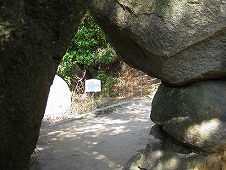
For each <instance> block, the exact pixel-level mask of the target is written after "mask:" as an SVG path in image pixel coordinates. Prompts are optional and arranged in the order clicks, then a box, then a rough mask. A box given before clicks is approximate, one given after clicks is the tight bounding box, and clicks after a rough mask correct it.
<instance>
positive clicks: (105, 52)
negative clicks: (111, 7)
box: [58, 11, 116, 85]
mask: <svg viewBox="0 0 226 170" xmlns="http://www.w3.org/2000/svg"><path fill="white" fill-rule="evenodd" d="M115 61H116V57H115V52H114V50H113V48H112V47H111V45H110V43H109V42H108V41H107V40H106V37H105V35H104V33H103V31H102V30H101V28H100V27H99V26H98V25H97V24H96V22H95V20H94V19H93V18H92V16H91V15H90V12H89V11H88V12H87V13H86V14H85V16H84V18H83V20H82V22H81V24H80V26H79V28H78V31H77V33H76V35H75V37H74V38H73V39H72V41H71V43H70V45H69V47H68V50H67V52H66V54H65V56H64V57H63V60H62V62H61V64H60V66H59V67H58V74H59V75H60V76H62V77H63V78H64V79H65V80H66V81H67V82H68V83H69V84H70V85H71V84H72V83H73V82H76V80H77V79H78V76H77V75H76V68H80V70H82V71H83V72H84V73H85V74H84V79H90V78H94V77H96V76H98V72H101V74H102V75H103V73H104V72H105V71H106V69H107V68H108V67H109V65H110V64H111V63H113V62H115ZM91 70H92V71H91ZM93 70H94V71H93ZM99 77H103V76H99Z"/></svg>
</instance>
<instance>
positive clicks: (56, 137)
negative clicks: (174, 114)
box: [30, 100, 153, 170]
mask: <svg viewBox="0 0 226 170" xmlns="http://www.w3.org/2000/svg"><path fill="white" fill-rule="evenodd" d="M111 110H112V109H111ZM150 110H151V100H131V102H129V103H127V104H126V105H124V106H120V107H119V106H117V107H116V108H114V109H113V112H112V113H110V114H101V115H99V116H97V117H87V118H83V119H80V120H73V121H72V120H71V121H69V122H64V123H59V124H55V125H52V126H44V127H42V129H41V132H40V138H39V141H38V145H37V148H38V150H39V151H37V156H36V161H35V162H34V163H33V164H32V166H31V168H30V169H31V170H119V169H122V167H123V166H124V165H125V164H126V162H127V161H128V160H129V159H130V158H131V157H132V156H133V155H134V154H136V152H137V151H138V150H141V149H144V148H145V146H146V144H147V140H148V134H149V130H150V128H151V126H152V125H153V123H152V122H151V120H150V119H149V115H150Z"/></svg>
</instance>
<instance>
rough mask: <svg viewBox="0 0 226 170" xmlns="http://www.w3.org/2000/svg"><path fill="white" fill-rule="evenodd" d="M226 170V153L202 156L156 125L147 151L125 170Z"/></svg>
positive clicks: (139, 155)
mask: <svg viewBox="0 0 226 170" xmlns="http://www.w3.org/2000/svg"><path fill="white" fill-rule="evenodd" d="M219 160H220V161H219ZM225 168H226V152H225V151H224V152H220V153H212V154H209V155H204V154H200V153H199V152H197V151H196V150H194V149H192V148H189V147H186V146H184V145H183V143H180V142H178V141H176V140H174V139H173V138H172V137H170V136H169V135H167V134H166V133H165V132H164V130H163V129H162V127H161V126H159V125H155V126H153V127H152V129H151V131H150V137H149V140H148V144H147V146H146V148H145V150H144V151H143V152H140V153H138V154H137V155H135V156H134V157H132V158H131V159H130V160H129V161H128V163H127V164H126V165H125V166H124V168H123V170H141V169H142V170H194V169H196V170H208V169H213V170H222V169H225Z"/></svg>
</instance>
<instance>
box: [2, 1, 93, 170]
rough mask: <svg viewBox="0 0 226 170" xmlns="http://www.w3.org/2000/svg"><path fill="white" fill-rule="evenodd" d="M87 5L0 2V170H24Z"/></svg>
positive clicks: (47, 2) (85, 2)
mask: <svg viewBox="0 0 226 170" xmlns="http://www.w3.org/2000/svg"><path fill="white" fill-rule="evenodd" d="M87 3H89V1H83V0H63V1H58V0H48V1H43V0H16V1H9V0H1V3H0V9H1V10H0V16H1V19H0V30H1V32H0V43H1V45H0V122H1V123H0V131H1V133H0V141H1V142H0V155H1V156H0V169H2V170H11V169H12V170H14V169H15V170H21V169H24V168H25V167H26V168H27V166H28V164H29V161H30V156H31V154H32V152H33V151H34V149H35V147H36V142H37V139H38V136H39V129H40V126H41V120H42V117H43V115H44V111H45V106H46V101H47V97H48V93H49V88H50V86H51V84H52V81H53V78H54V75H55V73H56V70H57V66H58V64H59V63H60V61H61V58H62V57H63V55H64V54H65V52H66V49H67V46H68V44H69V43H70V41H71V39H72V38H73V37H74V34H75V31H76V28H77V27H78V25H79V23H80V20H81V18H82V17H83V15H84V13H85V12H86V9H87V5H88V4H87ZM27 169H28V168H27Z"/></svg>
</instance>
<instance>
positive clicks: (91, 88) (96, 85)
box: [85, 79, 101, 92]
mask: <svg viewBox="0 0 226 170" xmlns="http://www.w3.org/2000/svg"><path fill="white" fill-rule="evenodd" d="M100 91H101V82H100V80H97V79H89V80H86V81H85V92H100Z"/></svg>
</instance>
